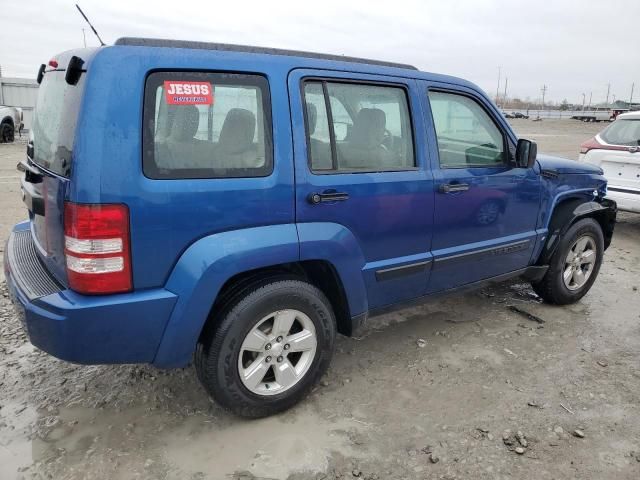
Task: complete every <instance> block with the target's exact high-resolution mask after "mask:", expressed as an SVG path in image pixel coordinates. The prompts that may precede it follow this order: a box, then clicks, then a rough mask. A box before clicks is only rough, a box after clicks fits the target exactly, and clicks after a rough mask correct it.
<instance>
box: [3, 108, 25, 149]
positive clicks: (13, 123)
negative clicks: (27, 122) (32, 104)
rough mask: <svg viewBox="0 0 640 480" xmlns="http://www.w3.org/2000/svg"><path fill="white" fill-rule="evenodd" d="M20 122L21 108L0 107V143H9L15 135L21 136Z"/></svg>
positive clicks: (21, 117)
mask: <svg viewBox="0 0 640 480" xmlns="http://www.w3.org/2000/svg"><path fill="white" fill-rule="evenodd" d="M22 120H23V114H22V109H21V108H19V107H7V106H5V105H0V143H11V142H13V140H14V139H15V134H16V133H18V134H19V135H20V134H21V132H22V127H23V123H22Z"/></svg>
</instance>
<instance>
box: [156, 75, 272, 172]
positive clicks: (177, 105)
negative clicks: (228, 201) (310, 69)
mask: <svg viewBox="0 0 640 480" xmlns="http://www.w3.org/2000/svg"><path fill="white" fill-rule="evenodd" d="M143 144H144V152H143V153H144V154H143V169H144V173H145V175H146V176H147V177H150V178H157V179H179V178H227V177H261V176H266V175H269V174H270V173H271V171H272V147H271V113H270V104H269V87H268V83H267V80H266V79H265V78H264V77H261V76H258V75H244V74H232V73H213V72H156V73H152V74H151V75H149V77H148V78H147V82H146V88H145V102H144V138H143Z"/></svg>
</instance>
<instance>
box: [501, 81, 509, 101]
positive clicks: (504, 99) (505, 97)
mask: <svg viewBox="0 0 640 480" xmlns="http://www.w3.org/2000/svg"><path fill="white" fill-rule="evenodd" d="M508 83H509V77H504V98H503V99H502V101H503V102H504V103H507V84H508Z"/></svg>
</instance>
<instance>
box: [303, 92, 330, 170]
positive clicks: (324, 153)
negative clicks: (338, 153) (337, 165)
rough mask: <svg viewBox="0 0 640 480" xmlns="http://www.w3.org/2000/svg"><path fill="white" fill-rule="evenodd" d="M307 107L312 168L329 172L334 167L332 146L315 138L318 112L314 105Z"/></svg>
mask: <svg viewBox="0 0 640 480" xmlns="http://www.w3.org/2000/svg"><path fill="white" fill-rule="evenodd" d="M306 105H307V127H308V128H309V149H310V150H311V168H312V169H313V170H329V169H331V168H332V166H333V162H332V160H331V146H330V145H329V144H328V143H326V142H323V141H322V140H319V139H317V138H313V134H314V133H315V131H316V125H317V123H318V110H317V109H316V106H315V105H314V104H313V103H309V102H306Z"/></svg>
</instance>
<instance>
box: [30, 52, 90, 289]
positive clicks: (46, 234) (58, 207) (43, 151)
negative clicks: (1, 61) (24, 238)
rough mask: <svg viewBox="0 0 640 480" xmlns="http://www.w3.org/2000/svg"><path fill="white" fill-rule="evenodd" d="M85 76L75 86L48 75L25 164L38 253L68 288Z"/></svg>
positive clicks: (55, 73)
mask: <svg viewBox="0 0 640 480" xmlns="http://www.w3.org/2000/svg"><path fill="white" fill-rule="evenodd" d="M61 62H62V60H61ZM84 77H85V75H82V76H81V77H80V80H79V81H78V83H77V84H76V85H69V84H68V83H67V82H66V81H65V70H59V69H50V70H48V71H47V72H46V73H45V74H44V77H43V80H42V83H41V85H40V87H39V89H38V99H37V103H36V109H35V113H34V116H33V127H32V130H31V132H30V134H29V143H28V145H27V160H26V162H23V163H21V164H20V166H19V168H20V169H21V170H23V171H24V176H23V178H22V180H21V190H22V198H23V200H24V202H25V204H26V205H27V209H28V210H29V220H30V221H31V232H32V237H33V240H34V244H35V247H36V251H37V252H38V254H39V256H40V258H41V259H42V261H43V262H44V263H45V265H46V266H47V267H48V269H49V271H50V272H51V273H53V275H54V276H55V277H56V278H57V279H58V280H59V281H61V282H62V283H64V284H66V272H65V257H64V220H63V215H64V200H65V198H66V196H67V193H66V192H67V189H68V187H69V177H70V174H71V168H72V161H73V144H74V140H75V127H76V123H77V117H78V112H79V109H80V103H81V99H82V93H83V90H84Z"/></svg>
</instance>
